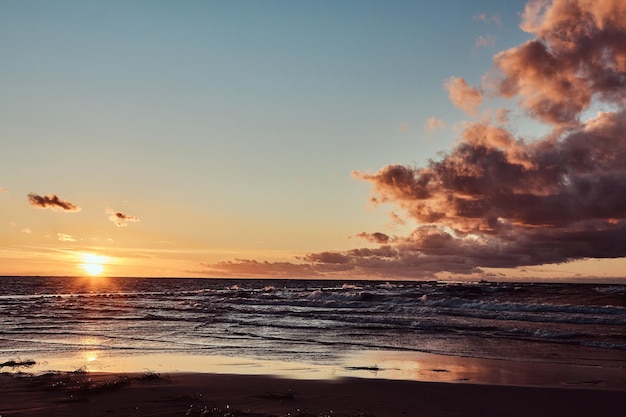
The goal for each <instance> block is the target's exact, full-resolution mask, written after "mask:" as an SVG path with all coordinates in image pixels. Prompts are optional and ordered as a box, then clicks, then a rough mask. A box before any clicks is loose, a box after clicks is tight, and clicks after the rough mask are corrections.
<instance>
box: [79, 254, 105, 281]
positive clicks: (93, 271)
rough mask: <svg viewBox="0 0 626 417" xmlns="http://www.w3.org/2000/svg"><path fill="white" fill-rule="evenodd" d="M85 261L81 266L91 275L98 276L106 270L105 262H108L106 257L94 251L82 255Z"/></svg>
mask: <svg viewBox="0 0 626 417" xmlns="http://www.w3.org/2000/svg"><path fill="white" fill-rule="evenodd" d="M82 260H83V263H82V264H80V267H81V268H82V269H83V270H84V271H85V272H86V273H87V274H88V275H91V276H96V275H100V274H102V272H104V264H105V263H106V257H104V256H101V255H96V254H93V253H84V254H83V255H82Z"/></svg>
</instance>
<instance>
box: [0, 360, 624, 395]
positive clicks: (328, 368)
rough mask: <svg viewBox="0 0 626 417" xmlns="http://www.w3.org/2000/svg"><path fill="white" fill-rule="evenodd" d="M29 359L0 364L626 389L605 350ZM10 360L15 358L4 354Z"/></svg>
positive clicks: (39, 369)
mask: <svg viewBox="0 0 626 417" xmlns="http://www.w3.org/2000/svg"><path fill="white" fill-rule="evenodd" d="M6 359H7V360H9V361H13V362H15V363H20V362H23V363H24V364H26V363H28V364H27V365H26V366H16V367H11V366H9V365H5V366H2V365H3V364H0V372H9V373H11V372H13V373H15V372H20V371H23V372H28V373H32V374H43V373H47V372H65V373H75V371H79V372H81V373H90V374H91V373H108V374H133V373H146V372H148V373H154V374H181V373H182V374H185V373H203V374H238V375H271V376H275V377H278V378H289V379H315V380H335V379H340V378H363V379H375V380H376V379H382V380H398V381H414V382H445V383H463V384H480V385H503V386H537V387H569V386H588V387H598V388H602V389H608V390H622V391H626V361H624V360H619V361H618V360H613V361H609V360H608V359H606V358H605V360H604V361H603V362H605V363H606V364H607V365H603V366H599V365H598V364H597V362H598V361H597V360H590V359H589V360H587V361H583V360H582V358H580V362H581V363H578V364H571V363H559V362H550V361H527V360H515V359H511V360H504V359H485V358H475V357H465V356H452V355H441V354H435V353H425V352H407V351H388V350H380V351H375V350H363V351H354V352H350V353H346V354H344V355H343V356H341V357H339V358H336V359H334V360H331V361H329V362H327V363H312V362H294V361H284V360H268V359H258V358H252V357H246V356H224V355H206V354H197V353H189V352H184V351H183V352H159V353H155V352H152V353H146V352H144V353H137V352H133V353H121V352H111V351H106V350H81V351H75V352H73V353H70V352H65V353H63V354H62V355H57V356H50V355H46V356H42V357H39V358H38V360H37V361H34V360H31V359H30V358H27V357H23V358H22V359H15V358H6ZM6 363H9V362H6Z"/></svg>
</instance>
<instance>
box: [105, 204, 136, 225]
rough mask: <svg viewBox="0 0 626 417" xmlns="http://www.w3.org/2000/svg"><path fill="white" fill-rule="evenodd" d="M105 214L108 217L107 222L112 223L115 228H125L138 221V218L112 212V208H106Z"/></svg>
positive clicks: (119, 212)
mask: <svg viewBox="0 0 626 417" xmlns="http://www.w3.org/2000/svg"><path fill="white" fill-rule="evenodd" d="M105 213H106V214H108V215H109V220H110V221H112V222H113V223H114V224H115V225H116V226H117V227H126V226H127V225H128V223H129V222H138V221H139V218H138V217H135V216H131V215H129V214H126V213H122V212H121V211H116V210H113V209H112V208H107V209H106V210H105Z"/></svg>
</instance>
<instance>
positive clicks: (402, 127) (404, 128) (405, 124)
mask: <svg viewBox="0 0 626 417" xmlns="http://www.w3.org/2000/svg"><path fill="white" fill-rule="evenodd" d="M407 130H409V123H408V122H402V123H400V131H401V132H406V131H407Z"/></svg>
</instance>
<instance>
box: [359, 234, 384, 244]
mask: <svg viewBox="0 0 626 417" xmlns="http://www.w3.org/2000/svg"><path fill="white" fill-rule="evenodd" d="M356 236H357V237H360V238H362V239H365V240H367V241H369V242H372V243H378V244H381V245H382V244H385V243H388V242H389V239H390V238H389V236H388V235H386V234H384V233H380V232H374V233H367V232H361V233H359V234H357V235H356Z"/></svg>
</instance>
